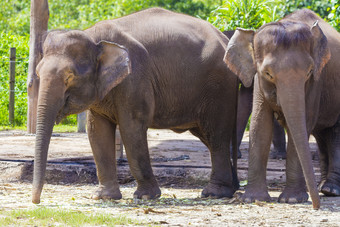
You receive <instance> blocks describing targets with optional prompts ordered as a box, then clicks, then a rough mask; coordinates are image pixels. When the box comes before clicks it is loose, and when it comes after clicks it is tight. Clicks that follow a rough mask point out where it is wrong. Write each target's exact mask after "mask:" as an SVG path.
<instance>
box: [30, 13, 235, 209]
mask: <svg viewBox="0 0 340 227" xmlns="http://www.w3.org/2000/svg"><path fill="white" fill-rule="evenodd" d="M228 42H229V40H228V38H227V37H226V36H224V35H223V34H222V33H221V32H220V31H218V30H217V29H216V28H215V27H213V26H212V25H211V24H209V23H208V22H206V21H203V20H201V19H198V18H194V17H190V16H187V15H183V14H179V13H174V12H170V11H167V10H164V9H159V8H152V9H147V10H144V11H140V12H137V13H134V14H131V15H128V16H124V17H121V18H118V19H114V20H107V21H101V22H98V23H97V24H95V25H94V26H93V27H91V28H89V29H87V30H84V31H75V30H71V31H52V32H50V33H49V34H48V35H47V37H46V40H45V42H44V45H43V59H42V60H41V62H40V63H39V65H38V66H37V74H38V76H39V78H40V90H39V100H38V123H37V135H36V143H35V161H34V176H33V193H32V194H33V198H32V202H33V203H39V202H40V195H41V192H42V188H43V183H44V176H45V170H46V161H47V154H48V147H49V142H50V138H51V133H52V129H53V125H54V123H55V122H56V123H59V122H60V121H61V120H62V119H63V118H64V117H65V116H67V115H69V114H75V113H79V112H82V111H84V110H89V111H88V125H87V130H88V136H89V140H90V144H91V148H92V151H93V155H94V159H95V163H96V167H97V175H98V180H99V190H98V191H97V192H96V193H95V194H94V196H93V198H94V199H120V198H121V197H122V195H121V193H120V190H119V184H118V181H117V174H116V159H115V129H116V126H117V125H119V130H120V134H121V138H122V140H123V143H124V146H125V149H126V154H127V158H128V162H129V166H130V170H131V173H132V175H133V176H134V177H135V179H136V180H137V183H138V186H137V190H136V191H135V193H134V197H135V198H142V199H152V198H157V197H159V196H160V195H161V191H160V188H159V186H158V184H157V182H156V179H155V177H154V175H153V172H152V168H151V164H150V158H149V151H148V145H147V130H148V128H157V129H172V130H173V131H175V132H184V131H186V130H189V131H190V132H191V133H192V134H193V135H195V136H197V137H198V138H199V139H200V140H201V141H202V142H203V143H204V144H205V145H206V146H207V147H208V148H209V150H210V153H211V160H212V170H211V176H210V182H209V183H208V185H207V186H206V187H205V188H204V189H203V191H202V196H203V197H207V196H213V197H232V196H233V194H234V192H235V191H236V190H237V189H238V187H239V184H238V179H237V172H236V161H237V160H234V161H233V163H231V160H230V141H231V140H232V141H234V143H235V147H236V114H237V113H236V112H237V110H236V106H237V90H238V89H237V88H238V82H237V81H238V79H237V77H236V76H235V74H233V73H232V72H231V71H230V70H229V68H228V67H227V65H226V64H225V63H224V62H223V56H224V53H225V51H226V48H227V44H228ZM233 138H234V139H233ZM235 151H236V149H235ZM234 156H236V152H235V155H234Z"/></svg>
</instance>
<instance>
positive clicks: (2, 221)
mask: <svg viewBox="0 0 340 227" xmlns="http://www.w3.org/2000/svg"><path fill="white" fill-rule="evenodd" d="M141 224H142V223H141V222H139V221H137V220H133V219H131V218H128V217H126V216H123V215H119V216H113V215H111V214H91V213H90V212H89V213H85V212H82V211H74V210H64V209H61V208H54V209H51V208H46V207H40V208H36V209H31V210H14V211H0V226H9V225H10V226H24V225H32V226H33V225H34V226H58V225H62V226H65V225H67V226H84V225H86V226H115V225H141Z"/></svg>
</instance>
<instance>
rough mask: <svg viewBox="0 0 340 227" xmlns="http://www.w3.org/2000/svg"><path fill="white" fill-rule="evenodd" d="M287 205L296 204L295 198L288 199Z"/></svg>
mask: <svg viewBox="0 0 340 227" xmlns="http://www.w3.org/2000/svg"><path fill="white" fill-rule="evenodd" d="M288 203H297V199H296V198H289V199H288Z"/></svg>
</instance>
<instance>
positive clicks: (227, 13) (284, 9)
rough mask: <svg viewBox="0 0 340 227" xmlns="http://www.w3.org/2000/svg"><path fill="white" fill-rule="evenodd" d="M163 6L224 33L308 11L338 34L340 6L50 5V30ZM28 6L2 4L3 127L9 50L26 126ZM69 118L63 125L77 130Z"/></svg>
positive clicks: (59, 0)
mask: <svg viewBox="0 0 340 227" xmlns="http://www.w3.org/2000/svg"><path fill="white" fill-rule="evenodd" d="M153 6H159V7H163V8H166V9H170V10H173V11H177V12H182V13H186V14H189V15H192V16H195V17H199V18H202V19H204V20H208V21H209V22H211V23H212V24H214V25H215V26H216V27H218V28H219V29H220V30H230V29H235V28H236V27H243V28H252V29H256V28H258V27H260V26H261V25H263V24H264V23H268V22H270V21H275V20H278V19H280V18H282V17H283V16H284V15H287V14H289V13H291V12H293V11H294V10H296V9H299V8H303V7H306V8H309V9H311V10H313V11H315V12H316V13H318V14H319V15H320V16H321V17H322V18H324V19H325V20H327V21H328V22H329V23H330V24H331V25H332V26H334V27H335V28H336V29H338V31H340V23H339V20H340V7H339V3H338V0H321V1H320V0H318V1H316V0H291V1H289V0H227V1H226V0H133V1H132V0H72V1H66V0H53V1H52V0H50V1H49V9H50V20H49V29H57V28H69V29H85V28H88V27H89V26H91V25H93V24H94V23H96V22H98V21H101V20H104V19H112V18H116V17H120V16H124V15H127V14H129V13H132V12H135V11H138V10H141V9H145V8H149V7H153ZM29 27H30V0H2V3H1V8H0V40H1V42H0V97H1V103H0V125H9V122H8V95H9V82H8V80H9V72H8V70H9V59H8V55H9V48H10V47H16V48H17V58H18V59H17V67H16V72H17V74H16V89H15V91H16V100H15V102H16V104H15V124H16V125H26V109H27V104H26V103H27V98H26V96H27V92H26V76H27V68H28V53H29ZM75 121H76V118H75V117H74V116H73V117H70V118H68V119H67V120H66V121H64V123H71V124H75Z"/></svg>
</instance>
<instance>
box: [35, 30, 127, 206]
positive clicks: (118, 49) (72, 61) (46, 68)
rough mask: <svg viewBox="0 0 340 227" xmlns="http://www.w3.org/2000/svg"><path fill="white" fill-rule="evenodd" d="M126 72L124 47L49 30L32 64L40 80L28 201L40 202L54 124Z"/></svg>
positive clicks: (91, 100) (81, 33)
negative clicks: (36, 61)
mask: <svg viewBox="0 0 340 227" xmlns="http://www.w3.org/2000/svg"><path fill="white" fill-rule="evenodd" d="M130 71H131V64H130V58H129V54H128V51H127V49H126V48H124V47H122V46H120V45H118V44H115V43H111V42H106V41H101V42H99V43H95V42H94V41H93V40H92V39H91V38H90V37H89V36H88V35H87V34H86V33H85V32H84V31H53V32H50V33H49V34H48V35H47V37H46V40H45V42H44V46H43V58H42V60H41V61H40V63H39V64H38V66H37V75H38V77H39V78H40V88H39V98H38V113H37V134H36V142H35V160H34V175H33V197H32V202H33V203H39V202H40V195H41V191H42V187H43V183H44V177H45V171H46V161H47V153H48V146H49V142H50V138H51V134H52V130H53V125H54V122H56V123H59V122H60V121H61V120H62V119H63V118H64V117H65V116H67V115H70V114H76V113H80V112H82V111H84V110H86V109H88V108H89V106H90V105H92V104H94V103H96V102H99V101H101V100H103V99H104V97H105V96H106V95H107V94H108V93H109V92H110V90H111V89H112V88H114V87H115V86H117V85H118V84H119V83H120V82H121V81H122V80H123V79H124V78H125V77H126V76H127V75H128V74H129V73H130Z"/></svg>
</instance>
